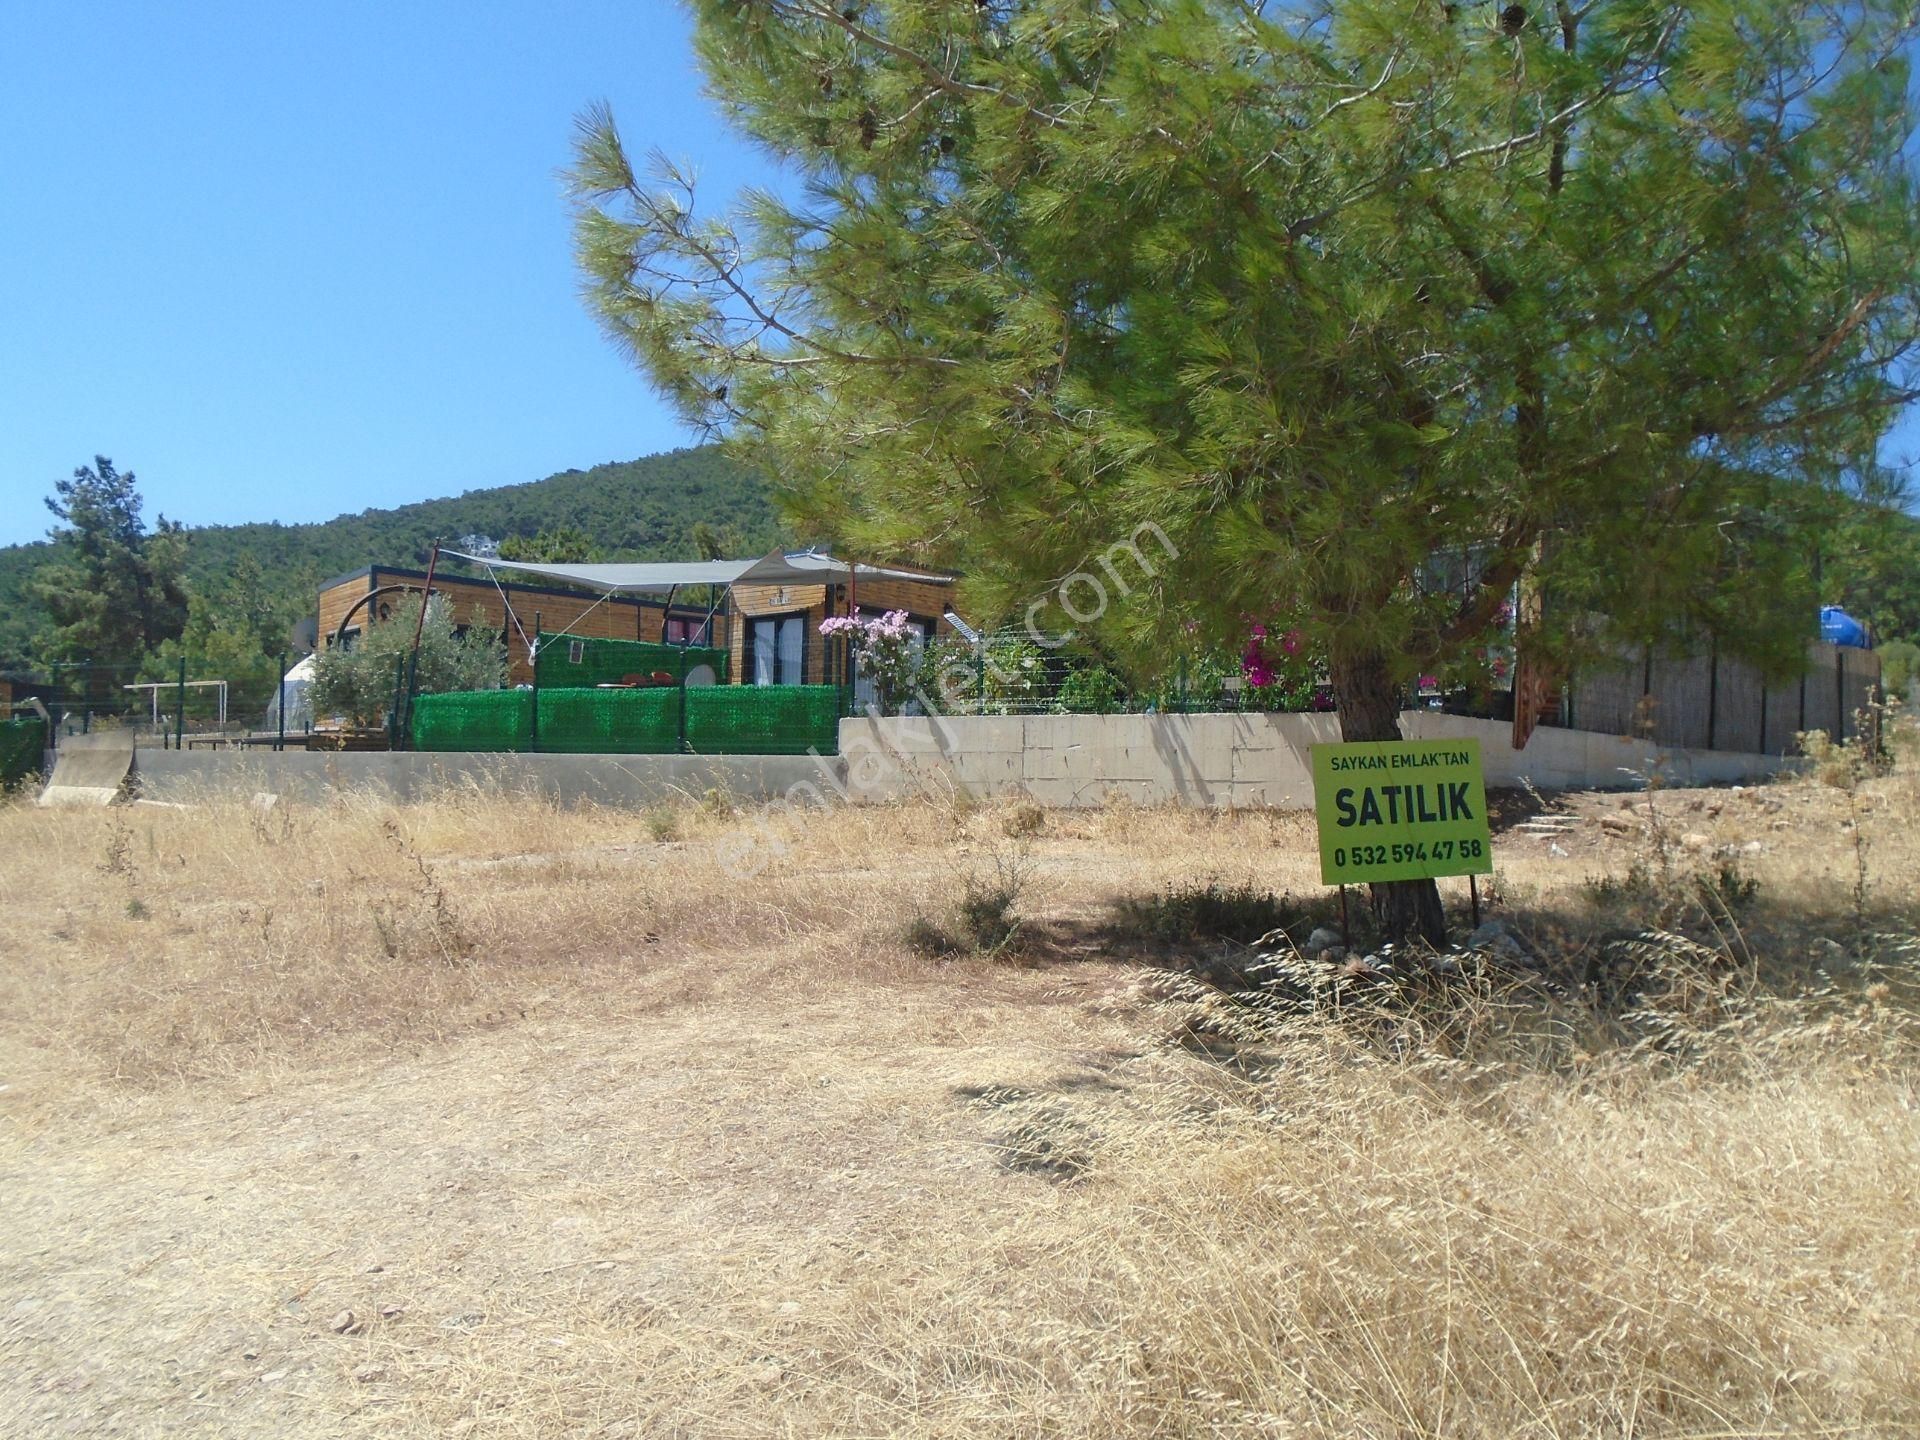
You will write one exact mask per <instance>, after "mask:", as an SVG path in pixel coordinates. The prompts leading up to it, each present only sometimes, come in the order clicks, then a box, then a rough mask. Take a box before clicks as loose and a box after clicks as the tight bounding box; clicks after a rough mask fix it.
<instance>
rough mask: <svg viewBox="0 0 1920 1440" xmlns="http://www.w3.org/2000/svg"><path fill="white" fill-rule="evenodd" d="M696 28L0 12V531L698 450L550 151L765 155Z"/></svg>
mask: <svg viewBox="0 0 1920 1440" xmlns="http://www.w3.org/2000/svg"><path fill="white" fill-rule="evenodd" d="M687 29H688V27H687V22H686V19H685V17H684V16H683V14H682V13H681V11H680V8H679V6H678V5H677V4H674V3H671V0H626V3H571V4H568V5H564V6H552V7H535V6H530V5H474V4H471V3H469V4H464V5H454V4H447V3H419V0H409V3H407V4H404V5H395V4H391V3H388V4H381V5H374V4H369V3H336V4H330V5H325V6H298V7H295V6H281V5H270V4H261V3H259V0H253V3H249V4H239V3H225V4H220V3H194V4H191V5H156V4H152V3H142V4H130V3H82V4H68V5H53V4H34V5H27V4H19V5H12V6H9V7H7V8H6V11H5V15H4V18H0V337H4V343H0V544H5V543H12V542H16V541H21V540H31V539H37V538H39V537H41V536H42V535H43V534H44V533H45V530H46V527H47V523H48V520H49V518H50V517H49V516H48V515H47V514H46V511H45V510H44V509H43V507H42V505H41V497H43V496H44V495H45V494H47V492H48V491H49V490H50V489H51V488H52V483H53V481H54V480H55V479H57V478H59V477H61V476H63V475H66V474H68V473H69V472H70V471H71V470H72V469H73V467H74V466H76V465H80V464H83V463H86V462H87V461H89V460H90V459H91V458H92V456H93V455H94V454H95V453H96V452H97V453H103V454H106V455H109V456H111V457H112V458H113V459H114V460H115V461H116V462H117V463H118V464H119V465H120V466H121V467H122V468H131V469H133V470H135V471H136V472H137V473H138V475H139V477H140V481H141V488H142V490H143V491H144V492H145V494H146V497H147V503H148V513H149V516H151V515H152V514H154V513H155V512H156V511H164V512H165V513H166V514H167V515H169V516H171V517H174V518H176V519H181V520H185V521H187V522H188V523H190V524H213V523H222V522H232V521H240V520H285V521H297V520H319V519H325V518H327V517H329V516H332V515H335V514H339V513H341V512H343V511H354V510H361V509H365V508H367V507H369V506H387V505H396V504H402V503H405V502H407V501H410V500H420V499H426V498H429V497H432V496H438V495H451V494H457V493H458V492H460V491H462V490H466V489H471V488H474V487H477V486H486V485H500V484H509V483H514V482H517V481H523V480H533V479H537V478H539V477H540V476H542V475H546V474H549V473H551V472H553V471H555V470H562V469H566V468H568V467H573V466H577V467H581V468H584V467H586V466H589V465H593V464H596V463H598V462H600V461H603V460H622V459H630V458H632V457H634V456H636V455H642V454H647V453H650V452H652V451H656V450H663V449H669V448H671V447H673V446H675V445H680V444H685V443H689V441H690V439H691V437H689V436H687V435H686V434H684V433H683V432H682V431H681V430H680V429H679V428H678V427H677V425H676V424H675V422H674V421H673V420H672V419H671V417H669V416H668V414H667V413H666V412H665V410H664V409H663V408H662V407H661V406H660V405H659V404H658V403H657V402H656V401H655V400H654V399H653V397H652V396H651V395H650V394H649V393H648V391H647V389H646V387H645V385H644V384H643V382H642V381H641V380H640V378H639V377H638V376H637V375H636V374H635V373H634V372H633V371H632V370H630V369H629V368H628V367H627V365H626V364H625V362H624V361H622V360H621V359H620V358H619V356H617V355H616V354H615V353H614V352H613V351H612V350H611V349H610V348H609V347H608V346H607V345H606V344H605V343H604V342H603V341H602V340H601V338H600V336H599V334H598V332H597V331H596V330H595V328H594V326H593V324H592V322H591V321H590V320H589V319H588V318H587V315H586V312H585V310H584V309H583V307H582V306H581V304H580V302H579V299H578V296H577V293H576V279H575V273H574V269H573V264H572V259H571V254H570V247H569V235H568V218H567V212H566V207H565V204H564V202H563V199H562V196H561V193H560V185H559V181H558V179H557V173H556V172H557V171H558V170H559V168H560V167H561V166H563V165H564V164H565V163H566V162H567V158H568V153H569V143H570V137H571V129H572V122H573V117H574V115H575V114H576V113H577V112H578V111H579V110H580V108H581V107H582V106H583V105H585V104H587V103H588V102H590V101H592V100H595V99H599V98H603V97H604V98H606V99H609V100H611V101H612V103H613V105H614V109H615V113H616V114H617V116H618V117H619V120H620V124H621V129H622V132H623V133H624V135H625V136H626V138H627V140H628V143H629V145H630V146H633V147H634V148H636V149H641V148H645V147H647V146H651V145H657V146H659V147H660V148H662V149H664V150H665V151H667V152H668V153H669V154H671V155H674V156H676V157H679V158H685V159H690V160H692V161H693V162H694V163H695V164H696V165H697V167H698V169H699V172H700V174H701V177H702V181H703V184H704V187H705V190H706V193H707V194H708V195H710V196H711V197H712V198H713V199H715V200H718V199H720V198H721V197H722V196H724V195H730V194H732V193H733V192H734V191H735V190H737V189H738V188H739V187H740V186H741V185H742V184H746V183H754V182H766V181H768V180H770V179H771V178H772V176H771V175H770V174H769V172H768V171H767V169H766V167H765V166H764V165H762V164H761V163H760V162H759V160H758V158H757V157H756V156H755V155H754V154H753V153H752V152H751V151H749V150H748V149H747V148H746V147H744V146H743V145H742V144H740V143H739V142H738V141H737V140H735V139H733V138H732V137H731V136H730V135H728V134H726V133H725V132H723V131H722V129H721V128H720V125H719V122H718V119H717V116H716V112H715V110H714V108H713V106H711V105H710V104H709V103H708V102H707V101H706V100H705V99H704V98H703V97H702V96H701V94H700V84H699V78H698V76H697V74H696V72H695V70H694V64H693V56H692V51H691V47H690V45H689V43H688V34H687ZM1893 448H1894V449H1896V450H1898V451H1900V452H1902V453H1913V452H1920V417H1915V416H1909V418H1908V422H1907V424H1906V426H1905V427H1904V428H1903V431H1902V433H1901V434H1900V435H1899V436H1898V437H1896V439H1895V442H1894V446H1893Z"/></svg>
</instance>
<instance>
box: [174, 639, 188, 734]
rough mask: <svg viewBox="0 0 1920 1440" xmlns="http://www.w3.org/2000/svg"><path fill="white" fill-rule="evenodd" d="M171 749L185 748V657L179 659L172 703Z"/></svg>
mask: <svg viewBox="0 0 1920 1440" xmlns="http://www.w3.org/2000/svg"><path fill="white" fill-rule="evenodd" d="M173 748H174V749H176V750H184V749H186V748H187V657H186V656H184V655H182V656H181V657H180V686H179V689H178V690H177V691H176V692H175V695H174V703H173Z"/></svg>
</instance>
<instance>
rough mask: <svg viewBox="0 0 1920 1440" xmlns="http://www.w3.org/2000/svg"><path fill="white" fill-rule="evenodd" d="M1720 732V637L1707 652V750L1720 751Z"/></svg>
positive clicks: (1714, 639) (1715, 638) (1717, 637)
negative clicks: (1717, 742)
mask: <svg viewBox="0 0 1920 1440" xmlns="http://www.w3.org/2000/svg"><path fill="white" fill-rule="evenodd" d="M1719 731H1720V637H1719V636H1718V635H1716V636H1714V637H1713V645H1712V648H1710V649H1709V650H1708V651H1707V749H1709V750H1718V749H1719V748H1720V747H1719V746H1718V745H1717V744H1715V743H1714V742H1715V740H1716V739H1717V737H1718V735H1719Z"/></svg>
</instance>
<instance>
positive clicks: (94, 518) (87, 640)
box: [32, 455, 187, 703]
mask: <svg viewBox="0 0 1920 1440" xmlns="http://www.w3.org/2000/svg"><path fill="white" fill-rule="evenodd" d="M47 508H48V509H49V510H51V511H52V512H53V513H54V515H55V516H56V517H58V518H59V519H60V520H61V521H62V522H64V523H63V524H61V525H59V526H56V527H55V528H54V530H53V531H52V533H51V538H52V539H53V540H54V542H55V543H56V544H58V545H59V546H61V547H62V550H63V551H64V554H65V557H66V558H65V559H63V561H62V562H61V563H59V564H56V565H53V566H50V567H49V568H48V569H47V570H46V571H45V572H43V573H42V574H41V575H40V576H38V577H36V579H35V581H34V583H33V586H32V590H33V594H34V598H36V599H37V600H38V601H39V602H40V604H41V605H42V606H44V607H45V609H46V611H47V613H48V614H49V615H50V616H51V617H52V619H53V622H54V626H55V631H54V639H53V645H52V649H53V652H54V654H55V656H57V657H59V658H62V659H84V660H88V661H90V662H92V665H93V667H94V670H93V679H92V681H91V682H90V684H89V698H90V700H92V701H93V702H95V703H98V702H100V701H103V700H106V699H108V698H110V696H111V693H112V687H113V685H114V684H115V683H116V682H117V681H118V679H119V678H120V675H121V672H125V678H126V679H131V678H132V673H133V671H134V668H135V667H136V666H138V664H139V663H140V661H141V659H142V658H143V657H144V656H145V655H146V653H147V652H148V651H149V650H152V649H154V648H156V647H157V646H160V645H162V644H164V643H165V642H167V641H169V640H175V639H178V638H179V636H180V634H181V632H182V631H183V630H184V629H185V628H186V623H187V591H186V587H185V583H184V581H183V579H182V573H183V571H184V569H185V565H186V537H185V534H184V532H183V530H182V528H181V527H180V526H179V525H178V524H176V523H174V522H172V521H169V520H168V519H167V518H166V516H164V515H163V516H161V517H160V520H159V524H158V526H157V528H156V529H155V530H153V531H152V532H149V531H148V530H147V527H146V522H145V520H144V519H143V518H142V516H141V500H140V492H139V490H138V489H137V488H136V482H135V479H134V475H133V472H132V471H128V472H127V473H126V474H124V475H123V474H121V473H120V472H119V471H118V470H116V469H115V468H114V465H113V462H112V461H111V460H109V459H108V458H107V457H106V456H104V455H96V456H95V457H94V463H93V464H92V465H91V466H82V467H80V468H79V469H77V470H75V471H74V472H73V478H72V479H70V480H60V481H57V482H55V484H54V493H53V494H52V495H50V496H48V497H47Z"/></svg>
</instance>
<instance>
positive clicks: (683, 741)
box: [679, 650, 687, 755]
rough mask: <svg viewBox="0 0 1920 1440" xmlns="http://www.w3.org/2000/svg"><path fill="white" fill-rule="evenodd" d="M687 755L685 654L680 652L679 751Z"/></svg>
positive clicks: (683, 651)
mask: <svg viewBox="0 0 1920 1440" xmlns="http://www.w3.org/2000/svg"><path fill="white" fill-rule="evenodd" d="M679 753H680V754H682V755H684V754H686V753H687V652H686V651H685V650H682V651H681V652H680V749H679Z"/></svg>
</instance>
